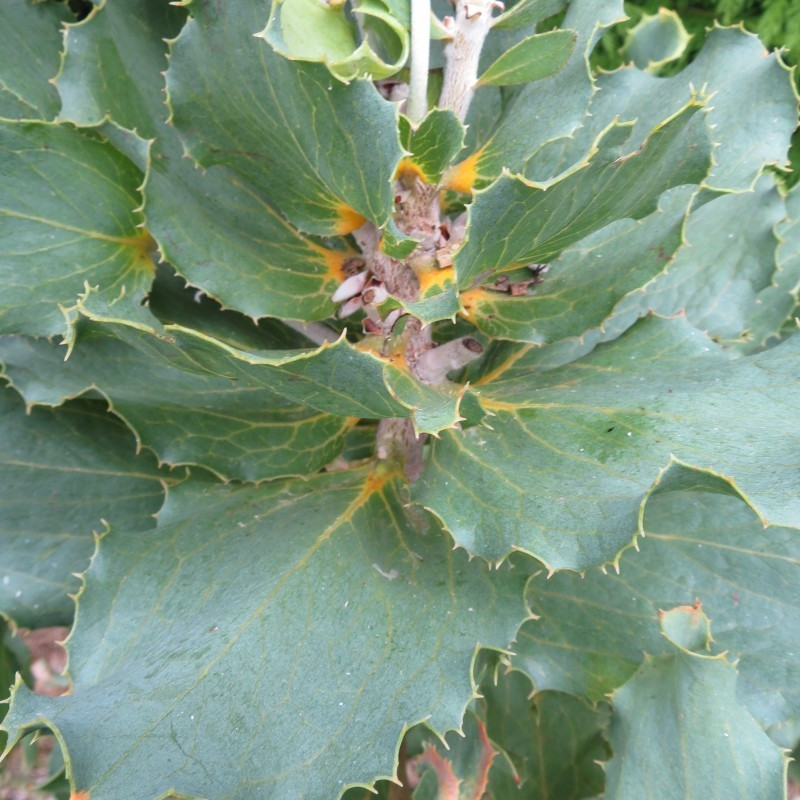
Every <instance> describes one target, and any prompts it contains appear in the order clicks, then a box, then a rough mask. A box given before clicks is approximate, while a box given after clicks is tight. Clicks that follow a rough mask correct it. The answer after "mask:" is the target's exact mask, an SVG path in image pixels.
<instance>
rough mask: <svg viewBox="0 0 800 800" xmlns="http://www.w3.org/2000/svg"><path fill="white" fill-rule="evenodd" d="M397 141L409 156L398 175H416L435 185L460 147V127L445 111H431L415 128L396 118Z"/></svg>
mask: <svg viewBox="0 0 800 800" xmlns="http://www.w3.org/2000/svg"><path fill="white" fill-rule="evenodd" d="M399 120H400V122H399V125H400V141H401V143H402V145H403V147H404V148H405V149H406V150H407V151H408V153H409V155H408V156H406V158H404V159H403V161H402V162H401V163H400V167H399V169H400V173H401V174H402V173H403V172H404V171H411V172H414V173H417V174H419V175H420V177H422V179H423V180H425V181H426V182H427V183H438V182H439V180H440V178H441V177H442V173H443V172H444V171H445V169H447V167H449V166H450V164H451V163H452V161H453V159H454V158H455V157H456V156H457V155H458V153H459V152H460V151H461V148H462V147H463V146H464V133H465V130H464V125H463V124H462V122H461V120H460V119H459V118H458V117H457V116H456V115H455V114H454V113H453V112H452V111H450V110H449V109H444V108H434V109H433V110H432V111H430V112H429V113H428V115H427V116H426V117H425V118H424V119H423V120H422V121H421V122H420V123H419V124H418V125H417V126H416V127H414V126H413V125H412V124H411V121H410V120H409V119H408V117H404V116H400V118H399Z"/></svg>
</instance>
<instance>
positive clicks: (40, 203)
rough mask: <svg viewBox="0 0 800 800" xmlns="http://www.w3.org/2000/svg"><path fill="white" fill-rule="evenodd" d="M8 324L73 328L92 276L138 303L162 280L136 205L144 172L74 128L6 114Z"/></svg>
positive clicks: (0, 222)
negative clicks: (68, 310)
mask: <svg viewBox="0 0 800 800" xmlns="http://www.w3.org/2000/svg"><path fill="white" fill-rule="evenodd" d="M0 157H1V158H2V160H3V170H4V173H3V180H2V182H1V183H0V240H1V241H2V245H0V262H1V264H0V331H2V332H3V333H24V334H30V335H33V336H52V335H54V334H58V333H62V332H63V331H64V327H65V324H64V317H63V314H62V312H61V311H60V309H59V305H67V306H68V305H72V304H73V303H74V302H75V299H76V298H77V296H78V294H79V293H80V292H81V290H82V288H83V284H84V283H85V282H87V281H88V282H89V283H90V284H92V285H95V286H98V285H99V287H100V291H101V292H102V293H103V295H104V296H106V297H108V298H115V297H117V296H118V295H120V294H121V293H122V292H123V291H124V293H125V297H126V300H125V302H126V303H130V304H131V305H132V306H135V305H136V304H137V303H138V300H139V297H140V295H141V294H142V293H143V292H144V291H146V289H147V287H148V286H149V285H150V283H151V282H152V280H153V274H154V266H153V262H152V260H151V258H150V249H151V245H152V240H151V239H150V237H149V236H148V234H147V233H146V232H145V231H143V230H141V228H140V227H139V226H140V223H141V220H140V218H139V216H138V214H137V212H136V209H137V208H138V207H139V205H140V203H141V201H140V198H139V196H138V187H139V184H140V183H141V173H140V172H139V171H138V170H137V169H136V167H134V166H133V164H132V163H131V162H130V161H128V159H127V158H125V157H124V156H122V155H120V154H119V153H118V152H117V151H116V150H115V149H114V148H113V147H112V146H111V145H110V144H108V143H106V142H104V141H102V140H100V139H99V138H98V137H96V136H94V135H90V134H89V133H82V132H79V131H77V130H75V129H73V128H71V127H67V126H59V125H53V124H50V123H40V122H11V121H0Z"/></svg>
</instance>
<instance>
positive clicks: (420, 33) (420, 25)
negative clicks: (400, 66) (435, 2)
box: [406, 0, 431, 122]
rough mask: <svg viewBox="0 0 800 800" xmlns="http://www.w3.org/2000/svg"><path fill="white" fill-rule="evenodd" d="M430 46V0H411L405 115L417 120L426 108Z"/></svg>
mask: <svg viewBox="0 0 800 800" xmlns="http://www.w3.org/2000/svg"><path fill="white" fill-rule="evenodd" d="M430 47H431V0H411V77H410V79H409V83H408V103H407V104H406V115H407V116H408V118H409V119H410V120H411V121H412V122H419V121H420V120H421V119H422V118H423V117H424V116H425V114H426V112H427V110H428V66H429V65H428V61H429V57H430Z"/></svg>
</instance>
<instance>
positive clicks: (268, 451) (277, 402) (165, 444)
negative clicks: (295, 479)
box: [0, 325, 355, 481]
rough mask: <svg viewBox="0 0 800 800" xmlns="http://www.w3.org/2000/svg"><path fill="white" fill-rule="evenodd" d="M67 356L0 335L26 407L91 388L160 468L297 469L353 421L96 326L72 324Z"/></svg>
mask: <svg viewBox="0 0 800 800" xmlns="http://www.w3.org/2000/svg"><path fill="white" fill-rule="evenodd" d="M76 338H77V342H76V344H75V347H74V349H73V351H72V353H71V355H70V358H69V359H68V360H67V362H66V363H65V362H64V348H63V347H59V346H56V345H55V344H51V343H49V342H47V341H46V340H32V339H24V338H22V337H17V336H4V337H0V361H2V362H3V363H4V364H5V372H6V376H7V377H8V378H9V379H10V380H11V381H12V382H13V384H14V387H15V388H16V389H18V390H19V391H20V392H21V393H22V395H23V396H24V397H25V400H26V402H27V403H28V404H37V405H53V406H56V405H60V404H61V403H62V402H64V400H65V399H66V398H68V397H76V396H78V395H81V394H83V393H85V392H88V391H90V390H92V389H95V390H97V391H99V392H100V393H101V394H102V395H103V396H104V397H105V398H107V399H108V401H109V404H110V407H111V410H112V411H114V413H116V414H117V415H118V416H120V417H121V418H122V419H123V420H124V421H125V422H126V423H127V424H128V425H129V426H130V428H131V429H132V430H133V431H134V433H135V434H136V438H137V440H138V442H140V443H141V444H143V445H145V446H146V447H149V448H150V449H151V450H153V451H154V452H155V453H156V454H157V455H158V457H159V460H160V461H162V462H166V463H167V464H172V465H176V464H196V465H199V466H201V467H205V468H207V469H209V470H211V471H212V472H214V473H215V474H217V475H219V476H220V477H221V478H222V479H223V480H231V479H234V478H235V479H240V480H247V481H260V480H265V479H270V478H276V477H283V476H287V475H298V476H299V475H305V474H307V473H312V472H316V471H318V470H319V469H321V468H322V467H324V466H325V465H326V464H329V463H330V462H331V461H333V459H334V458H336V457H337V456H338V455H339V454H340V453H341V452H342V448H343V446H344V437H345V435H346V434H347V432H348V431H349V430H350V428H352V427H353V425H354V424H355V420H353V419H350V418H347V417H334V416H331V415H330V414H323V413H320V412H318V411H311V410H309V409H307V408H304V407H303V406H299V405H296V404H294V403H291V402H288V401H287V400H285V399H284V398H283V397H281V396H280V395H277V394H275V393H274V392H272V391H270V390H269V389H267V388H263V387H259V388H255V389H254V388H253V387H249V386H242V385H240V384H239V383H237V382H236V381H235V380H231V379H227V378H217V377H213V376H210V375H199V374H191V373H188V372H184V371H182V370H180V369H177V368H175V367H172V366H170V365H169V364H164V363H162V364H159V363H158V362H154V361H153V359H151V358H148V357H147V356H145V355H144V354H143V353H142V352H141V351H139V350H136V349H134V348H133V347H130V346H129V345H126V344H124V343H122V342H121V341H119V339H117V338H116V337H114V336H113V334H112V333H111V332H110V331H106V330H105V328H104V326H101V325H92V326H87V325H81V326H79V329H78V332H77V336H76Z"/></svg>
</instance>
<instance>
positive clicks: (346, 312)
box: [338, 295, 364, 319]
mask: <svg viewBox="0 0 800 800" xmlns="http://www.w3.org/2000/svg"><path fill="white" fill-rule="evenodd" d="M363 306H364V303H363V301H362V300H361V295H357V296H356V297H351V298H350V299H349V300H348V301H347V302H346V303H342V305H341V306H340V307H339V315H338V316H339V319H344V318H345V317H349V316H350V315H351V314H355V313H356V311H358V310H359V309H361V308H362V307H363Z"/></svg>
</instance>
